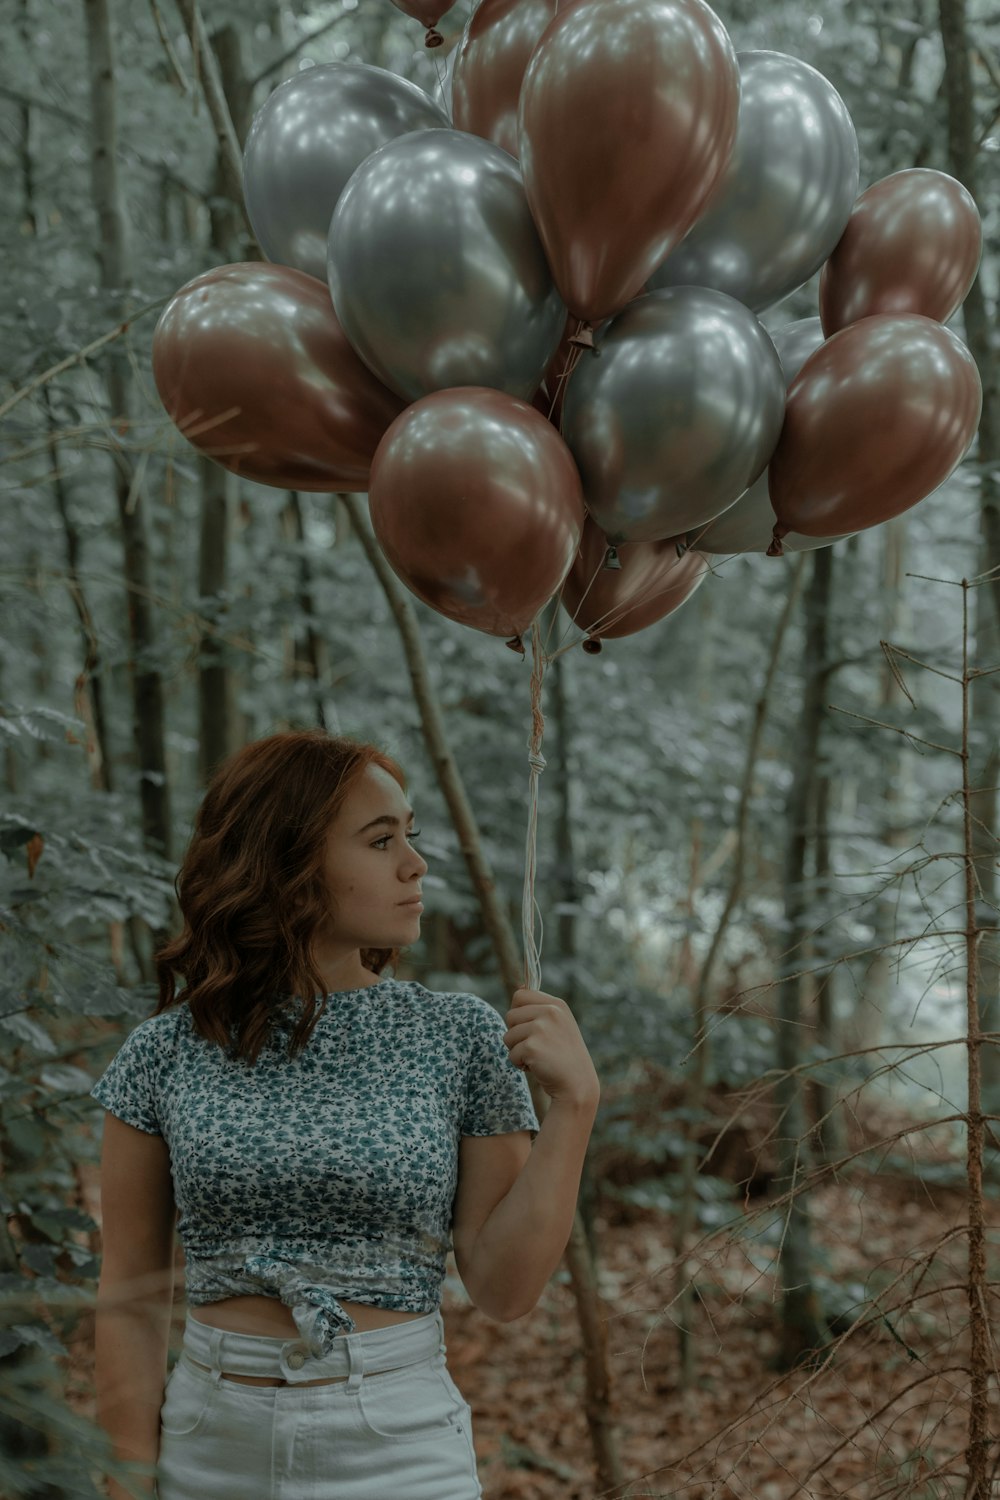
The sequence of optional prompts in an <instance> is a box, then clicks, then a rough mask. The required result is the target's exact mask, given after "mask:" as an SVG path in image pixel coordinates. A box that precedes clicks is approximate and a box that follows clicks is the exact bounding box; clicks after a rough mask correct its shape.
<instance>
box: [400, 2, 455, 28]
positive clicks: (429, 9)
mask: <svg viewBox="0 0 1000 1500" xmlns="http://www.w3.org/2000/svg"><path fill="white" fill-rule="evenodd" d="M392 3H393V5H394V6H395V7H396V9H397V10H401V11H402V12H403V15H404V16H412V17H413V19H414V20H415V21H421V22H423V24H424V25H425V26H426V27H427V28H428V29H431V28H433V27H434V26H436V25H437V23H438V22H439V21H440V19H441V17H442V16H443V15H444V13H445V11H446V10H450V9H451V7H452V5H453V4H454V0H392Z"/></svg>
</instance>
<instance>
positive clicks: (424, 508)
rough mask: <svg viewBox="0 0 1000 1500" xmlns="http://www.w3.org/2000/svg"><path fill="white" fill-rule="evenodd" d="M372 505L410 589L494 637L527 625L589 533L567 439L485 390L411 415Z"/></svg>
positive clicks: (421, 406)
mask: <svg viewBox="0 0 1000 1500" xmlns="http://www.w3.org/2000/svg"><path fill="white" fill-rule="evenodd" d="M368 501H369V505H370V508H371V517H372V525H373V526H374V528H375V534H376V536H377V537H378V540H379V542H380V543H381V546H382V550H383V551H384V552H385V555H386V557H387V558H388V560H389V563H390V565H391V566H392V568H393V570H394V571H395V572H396V573H397V574H398V575H399V577H400V578H401V579H402V580H403V582H404V583H405V584H406V586H407V588H409V589H411V590H412V591H413V593H415V594H416V595H417V597H418V598H419V599H423V601H424V603H425V604H429V605H431V606H432V608H434V609H436V610H438V612H439V613H440V614H443V615H447V617H448V618H449V619H450V620H457V621H458V623H459V624H460V625H471V626H473V627H474V628H475V629H476V630H482V631H485V633H486V634H487V635H502V636H513V635H521V634H522V633H523V632H524V631H526V630H527V629H528V628H529V626H530V625H531V622H532V621H533V620H534V618H535V616H536V615H537V614H538V611H539V610H540V609H541V608H542V606H543V605H544V604H545V603H546V601H547V600H548V599H550V598H551V597H552V595H553V594H554V593H555V591H556V590H557V589H558V588H559V586H560V584H561V583H562V581H563V579H564V578H565V576H566V573H567V571H568V569H569V567H570V564H571V563H572V561H573V558H574V556H575V554H576V550H577V547H578V545H579V542H580V534H581V532H582V530H583V521H584V508H583V497H582V494H581V492H580V477H579V475H578V474H577V472H576V468H575V466H574V464H573V460H572V458H571V457H570V454H569V450H568V449H567V447H566V444H565V443H564V442H563V440H562V438H561V437H560V436H559V434H558V432H556V430H555V428H554V427H552V426H551V425H550V423H548V422H546V420H545V418H544V417H542V416H539V414H538V412H537V411H535V410H534V408H533V407H531V406H529V405H528V404H527V402H525V401H519V400H517V399H516V398H515V397H513V396H506V395H504V394H503V393H502V392H500V391H495V390H491V389H489V388H488V387H485V386H471V387H463V388H459V389H455V390H447V391H436V392H434V394H433V395H430V396H424V397H423V399H422V400H420V401H416V402H414V404H413V405H412V406H408V407H407V409H406V411H404V412H403V413H402V414H401V415H400V416H399V417H397V419H396V421H395V422H393V424H392V426H391V427H390V428H389V430H388V432H387V433H386V434H385V437H384V438H383V439H382V441H381V443H380V444H379V446H378V450H377V452H376V454H375V457H374V459H373V461H372V477H371V486H370V488H369V491H368Z"/></svg>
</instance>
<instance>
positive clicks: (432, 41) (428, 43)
mask: <svg viewBox="0 0 1000 1500" xmlns="http://www.w3.org/2000/svg"><path fill="white" fill-rule="evenodd" d="M443 41H444V37H443V36H442V35H441V33H440V31H438V29H437V27H436V26H428V28H427V35H426V36H425V37H424V46H425V47H440V46H441V43H442V42H443Z"/></svg>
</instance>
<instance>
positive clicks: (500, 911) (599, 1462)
mask: <svg viewBox="0 0 1000 1500" xmlns="http://www.w3.org/2000/svg"><path fill="white" fill-rule="evenodd" d="M340 498H341V501H342V502H343V505H344V508H345V509H346V510H347V512H348V513H349V515H350V517H351V524H352V526H353V528H354V531H355V533H356V534H357V536H358V539H359V541H360V543H361V545H362V547H363V548H364V551H365V556H366V557H367V558H368V561H369V563H370V564H371V566H372V569H373V571H374V573H375V576H376V577H377V578H378V581H379V583H380V584H381V586H382V589H383V591H384V592H385V596H386V598H387V600H388V602H389V608H390V609H391V611H392V614H393V617H394V618H395V621H396V625H397V627H398V629H399V633H400V637H401V640H402V643H403V651H404V654H405V656H406V662H407V666H408V668H409V672H410V681H411V683H412V685H413V696H414V699H415V701H416V704H417V708H418V710H419V713H420V720H421V725H422V728H423V733H424V740H425V742H426V745H427V752H428V755H429V756H430V760H431V764H432V765H433V767H434V771H435V774H436V775H437V778H438V785H439V786H440V788H441V791H442V793H443V795H444V799H445V803H446V805H447V807H448V811H449V813H450V814H451V819H452V822H453V823H454V826H455V830H456V832H457V834H458V839H459V845H460V847H461V850H462V854H463V855H464V857H465V864H466V869H467V870H468V873H469V878H470V880H471V881H472V886H473V890H474V891H475V893H476V896H477V898H478V900H479V904H480V910H481V912H482V915H483V923H484V925H485V927H486V930H487V932H488V934H489V937H490V941H491V943H492V945H493V951H494V953H495V955H496V959H497V965H498V968H499V970H500V976H501V979H502V981H503V984H504V987H505V989H506V991H507V993H508V994H513V992H514V990H516V989H519V988H520V986H521V984H522V973H523V970H522V965H521V957H520V954H519V951H518V944H517V940H516V938H515V936H514V929H513V927H512V925H511V920H510V916H509V914H508V911H507V909H506V907H505V905H504V903H503V901H502V900H501V899H500V897H499V896H498V894H497V889H496V882H495V880H494V877H493V872H492V870H491V869H490V867H489V865H488V863H487V861H486V856H485V854H484V852H483V846H482V839H481V838H480V834H479V829H478V826H477V824H476V819H475V814H474V812H473V811H472V807H471V805H470V803H469V799H468V795H467V793H466V790H465V785H464V783H463V781H462V778H461V776H460V774H459V770H458V767H457V766H456V764H455V758H454V756H453V755H452V752H451V749H450V747H449V745H448V738H447V733H446V731H445V726H444V719H443V716H442V713H441V707H440V704H439V703H438V701H437V698H436V696H435V694H434V691H433V689H432V687H431V683H430V678H429V675H428V672H427V662H426V659H425V657H424V654H423V647H422V644H421V641H420V632H419V627H418V623H417V618H416V614H415V612H414V609H413V606H412V605H411V603H410V600H409V597H408V595H407V593H406V591H405V590H404V588H403V586H402V584H401V583H400V582H399V580H398V579H397V578H396V575H395V573H393V571H392V569H391V568H390V567H389V564H388V562H387V561H386V559H385V556H384V554H383V552H382V549H381V548H380V547H379V545H378V542H377V541H376V540H375V535H374V533H373V532H372V530H371V526H370V524H369V522H368V521H367V519H366V517H365V514H364V509H363V507H364V500H363V498H362V497H361V496H360V495H341V497H340ZM525 1076H526V1077H527V1076H528V1075H525ZM528 1082H529V1087H530V1089H531V1094H532V1098H533V1100H534V1103H535V1109H536V1111H537V1113H538V1118H539V1119H540V1120H541V1119H543V1118H544V1116H545V1112H546V1103H545V1100H546V1096H545V1095H544V1094H543V1093H542V1091H541V1090H540V1089H539V1087H538V1084H537V1083H536V1082H535V1080H534V1079H532V1078H529V1079H528ZM565 1261H566V1266H567V1269H568V1270H569V1274H570V1280H571V1282H572V1286H573V1294H574V1297H575V1299H576V1308H577V1317H578V1319H579V1322H580V1333H581V1338H582V1342H583V1353H584V1370H585V1380H586V1396H585V1411H586V1414H587V1420H588V1422H589V1425H590V1437H591V1443H592V1446H593V1452H594V1462H595V1465H596V1469H597V1480H598V1487H599V1488H600V1489H601V1490H610V1489H617V1488H618V1487H620V1486H621V1485H622V1484H623V1483H624V1473H623V1471H622V1462H621V1456H620V1454H619V1451H618V1437H617V1431H616V1428H615V1420H614V1415H613V1412H612V1410H611V1377H610V1374H609V1371H608V1358H607V1335H606V1332H605V1321H606V1319H605V1314H604V1311H603V1309H602V1307H601V1298H600V1292H599V1290H598V1286H597V1274H596V1269H595V1266H594V1262H593V1257H592V1256H591V1253H590V1247H589V1244H588V1242H587V1235H586V1231H585V1229H584V1227H583V1220H582V1218H581V1215H580V1212H579V1209H578V1210H577V1213H576V1215H575V1216H574V1220H573V1229H572V1232H571V1234H570V1240H569V1244H568V1246H567V1247H566V1254H565Z"/></svg>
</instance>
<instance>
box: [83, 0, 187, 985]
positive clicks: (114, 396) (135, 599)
mask: <svg viewBox="0 0 1000 1500" xmlns="http://www.w3.org/2000/svg"><path fill="white" fill-rule="evenodd" d="M84 14H85V19H86V33H87V64H88V70H89V75H90V107H91V118H92V131H93V141H92V150H91V183H92V191H93V199H94V207H95V210H96V213H97V218H98V224H99V246H100V268H101V285H102V286H103V287H104V288H105V290H106V291H107V292H108V293H109V294H110V300H111V303H112V305H113V307H114V312H115V316H116V317H118V318H120V319H121V320H123V321H124V320H125V319H127V317H128V298H127V294H126V288H127V284H128V269H127V250H126V243H125V218H124V212H123V207H122V199H121V193H120V190H119V184H118V166H117V155H116V151H117V134H118V131H117V121H116V100H115V64H114V43H113V37H112V30H111V18H110V15H109V10H108V0H84ZM104 358H105V361H106V368H107V376H106V380H107V390H108V399H109V403H110V418H111V423H110V426H109V436H110V437H111V438H112V440H113V437H114V434H115V432H116V431H120V430H121V429H122V427H123V426H125V427H126V428H127V425H128V421H129V388H128V378H127V374H126V371H127V368H128V366H127V355H126V351H125V350H124V348H122V347H121V345H120V344H119V345H115V346H113V347H112V348H110V349H109V350H108V351H106V353H105V355H104ZM113 459H114V485H115V495H116V498H117V501H118V515H119V521H120V525H121V533H122V544H123V550H124V575H125V587H126V598H127V613H128V633H129V642H130V646H131V660H130V680H131V688H132V712H133V737H134V742H135V749H136V755H137V768H138V773H139V796H140V803H141V809H142V833H143V842H144V844H145V847H146V848H147V849H149V850H150V851H151V852H154V853H156V854H158V855H161V856H162V857H163V858H165V859H169V858H170V856H171V818H170V793H169V784H168V781H167V764H166V753H165V745H164V712H163V683H162V679H161V677H160V673H159V671H158V670H157V669H156V667H155V666H153V665H151V661H152V657H153V652H154V648H155V644H156V637H155V624H154V618H153V606H152V590H151V569H150V554H149V544H148V538H147V520H146V504H145V503H144V499H143V494H142V488H141V486H140V487H139V489H138V490H137V492H136V495H135V497H134V504H130V489H131V481H132V473H131V465H130V463H129V461H128V458H127V455H126V454H125V453H124V451H123V450H122V449H121V448H116V449H115V450H114V453H113ZM165 937H166V934H165V933H164V934H154V942H155V943H156V944H157V945H158V944H159V943H160V942H161V941H162V940H164V939H165ZM144 968H145V972H144V974H143V977H144V978H151V977H152V967H151V964H148V963H147V964H146V965H145V966H144Z"/></svg>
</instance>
